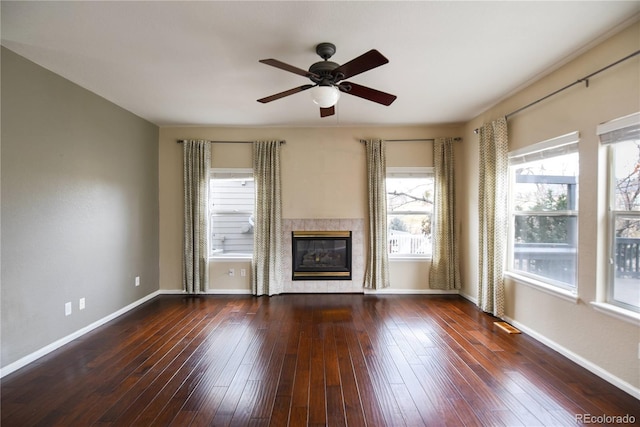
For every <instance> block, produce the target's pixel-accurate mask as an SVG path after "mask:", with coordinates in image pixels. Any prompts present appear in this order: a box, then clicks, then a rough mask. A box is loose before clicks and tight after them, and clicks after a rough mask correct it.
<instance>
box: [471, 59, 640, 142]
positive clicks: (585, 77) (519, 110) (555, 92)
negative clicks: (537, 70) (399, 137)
mask: <svg viewBox="0 0 640 427" xmlns="http://www.w3.org/2000/svg"><path fill="white" fill-rule="evenodd" d="M639 54H640V50H636V51H635V52H633V53H632V54H630V55H627V56H625V57H624V58H621V59H618V60H617V61H616V62H612V63H611V64H609V65H607V66H606V67H602V68H600V69H599V70H598V71H594V72H593V73H591V74H589V75H587V76H584V77H582V78H581V79H578V80H576V81H575V82H573V83H570V84H568V85H566V86H564V87H562V88H560V89H558V90H556V91H554V92H551V93H550V94H548V95H545V96H543V97H542V98H540V99H536V100H535V101H533V102H531V103H529V104H527V105H525V106H524V107H520V108H518V109H517V110H514V111H512V112H510V113H509V114H506V115H505V116H504V117H505V119H508V118H509V117H511V116H513V115H514V114H518V113H519V112H521V111H523V110H526V109H527V108H529V107H533V106H534V105H536V104H538V103H540V102H542V101H544V100H545V99H547V98H550V97H552V96H554V95H557V94H559V93H560V92H562V91H565V90H567V89H569V88H570V87H573V86H575V85H577V84H580V83H584V84H585V86H586V87H589V79H590V78H591V77H593V76H595V75H597V74H600V73H602V72H603V71H606V70H608V69H609V68H611V67H615V66H616V65H618V64H620V63H622V62H624V61H626V60H628V59H631V58H633V57H634V56H636V55H639ZM478 131H479V129H478V128H476V129H474V130H473V132H474V133H478Z"/></svg>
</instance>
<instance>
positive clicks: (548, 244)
mask: <svg viewBox="0 0 640 427" xmlns="http://www.w3.org/2000/svg"><path fill="white" fill-rule="evenodd" d="M578 165H579V164H578V133H577V132H574V133H570V134H567V135H563V136H560V137H557V138H553V139H551V140H547V141H543V142H540V143H537V144H534V145H532V146H529V147H526V148H524V149H521V150H517V151H513V152H510V153H509V175H510V181H509V211H510V224H509V225H510V232H509V249H508V256H509V259H508V270H509V271H510V272H511V273H515V274H517V275H519V276H524V277H525V278H529V279H531V281H532V282H533V283H542V284H543V285H545V286H551V287H556V288H561V289H565V290H568V291H570V292H575V289H576V275H577V258H578Z"/></svg>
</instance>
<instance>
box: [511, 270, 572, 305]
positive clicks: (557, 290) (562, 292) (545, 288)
mask: <svg viewBox="0 0 640 427" xmlns="http://www.w3.org/2000/svg"><path fill="white" fill-rule="evenodd" d="M504 275H505V276H506V277H508V278H510V279H512V280H513V281H514V282H515V283H516V284H519V285H525V286H529V287H530V288H533V289H537V290H539V291H541V292H544V293H546V294H549V295H553V296H554V297H558V298H562V299H564V300H566V301H569V302H572V303H574V304H577V303H578V301H579V300H580V298H579V297H578V287H577V286H576V288H575V289H574V290H569V289H566V288H563V287H560V286H556V285H551V284H549V283H547V282H544V281H541V280H536V279H534V278H532V277H529V276H525V275H522V274H519V273H517V272H514V271H510V270H509V271H505V273H504Z"/></svg>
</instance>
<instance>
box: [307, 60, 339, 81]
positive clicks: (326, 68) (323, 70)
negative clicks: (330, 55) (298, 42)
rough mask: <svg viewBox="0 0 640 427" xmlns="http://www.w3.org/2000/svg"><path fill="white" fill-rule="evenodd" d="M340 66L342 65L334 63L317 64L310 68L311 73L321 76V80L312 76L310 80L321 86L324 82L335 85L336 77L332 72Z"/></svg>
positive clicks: (321, 62) (322, 62)
mask: <svg viewBox="0 0 640 427" xmlns="http://www.w3.org/2000/svg"><path fill="white" fill-rule="evenodd" d="M339 66H340V64H336V63H335V62H332V61H320V62H316V63H315V64H313V65H312V66H311V67H309V72H311V73H313V74H315V75H317V76H319V77H320V78H318V77H315V76H312V77H310V79H311V80H312V81H313V82H314V83H318V84H321V83H322V82H326V83H327V84H330V83H333V80H334V78H335V76H334V75H333V74H332V73H331V72H332V71H333V70H335V69H336V68H338V67H339Z"/></svg>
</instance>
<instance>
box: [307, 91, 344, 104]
mask: <svg viewBox="0 0 640 427" xmlns="http://www.w3.org/2000/svg"><path fill="white" fill-rule="evenodd" d="M311 99H312V100H313V102H314V103H315V104H316V105H318V106H319V107H320V108H329V107H333V106H334V105H336V104H337V103H338V99H340V91H339V90H338V88H337V87H335V86H315V87H313V88H311Z"/></svg>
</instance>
